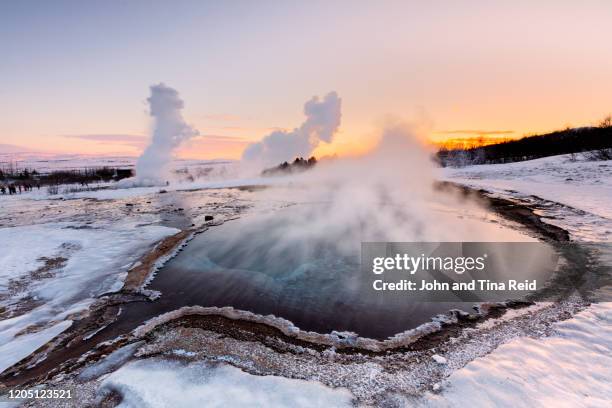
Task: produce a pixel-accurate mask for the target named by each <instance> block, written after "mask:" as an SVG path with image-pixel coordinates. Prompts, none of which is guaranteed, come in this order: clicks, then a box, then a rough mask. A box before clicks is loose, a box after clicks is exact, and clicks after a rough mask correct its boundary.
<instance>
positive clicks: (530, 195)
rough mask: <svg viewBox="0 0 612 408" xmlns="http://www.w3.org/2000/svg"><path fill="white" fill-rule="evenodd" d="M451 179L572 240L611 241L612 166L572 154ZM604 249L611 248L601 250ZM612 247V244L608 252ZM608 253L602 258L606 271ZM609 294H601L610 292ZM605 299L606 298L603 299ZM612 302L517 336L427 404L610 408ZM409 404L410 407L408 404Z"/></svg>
mask: <svg viewBox="0 0 612 408" xmlns="http://www.w3.org/2000/svg"><path fill="white" fill-rule="evenodd" d="M444 176H445V178H446V179H447V180H450V181H454V182H458V183H461V184H465V185H468V186H471V187H477V188H482V189H485V190H487V191H489V192H491V193H493V194H497V195H501V196H505V197H512V198H514V199H516V200H518V201H519V202H521V203H524V204H527V205H532V206H536V207H538V208H539V210H538V213H539V214H540V215H542V216H543V217H545V220H546V221H547V222H550V223H552V224H555V225H558V226H561V227H563V228H564V229H566V230H568V231H569V232H570V234H571V237H572V239H574V240H578V241H590V242H608V243H609V242H610V234H611V233H612V161H585V160H584V159H578V160H576V161H573V160H570V156H569V155H562V156H553V157H547V158H543V159H538V160H531V161H526V162H518V163H509V164H496V165H477V166H468V167H463V168H459V169H453V168H446V169H444ZM604 248H606V247H604ZM607 248H608V249H609V246H607ZM610 255H611V254H610V253H605V254H603V256H602V259H603V261H604V262H606V263H607V264H608V265H609V264H610V260H611V259H612V257H611V256H610ZM606 290H608V294H609V288H604V289H603V290H602V292H605V291H606ZM604 296H605V297H604V298H605V299H606V300H610V299H609V295H604ZM611 356H612V303H611V302H601V303H596V304H593V305H591V306H590V307H588V308H587V309H585V310H584V311H582V312H580V313H578V314H577V315H576V316H574V317H573V318H571V319H569V320H566V321H563V322H560V323H557V324H556V325H555V330H554V332H553V333H552V334H551V335H550V336H547V337H544V338H530V337H520V338H517V339H515V340H512V341H510V342H508V343H506V344H503V345H502V346H500V347H499V348H497V349H496V350H495V351H493V352H492V353H491V354H489V355H487V356H485V357H482V358H478V359H476V360H474V361H473V362H471V363H469V364H468V365H467V366H466V367H464V368H462V369H460V370H457V371H456V372H454V373H453V374H452V375H451V376H450V377H449V378H448V380H447V381H445V382H443V383H442V384H441V385H439V386H438V387H440V388H439V389H438V390H436V391H437V392H439V394H437V393H430V394H428V395H427V396H426V397H425V398H424V399H421V400H418V401H410V403H411V404H414V403H417V402H418V404H419V405H423V406H435V407H438V406H443V407H459V406H504V407H513V406H517V405H521V406H536V407H539V406H559V407H579V406H585V407H586V406H588V407H605V406H610V404H611V403H612V358H611ZM405 402H407V401H405Z"/></svg>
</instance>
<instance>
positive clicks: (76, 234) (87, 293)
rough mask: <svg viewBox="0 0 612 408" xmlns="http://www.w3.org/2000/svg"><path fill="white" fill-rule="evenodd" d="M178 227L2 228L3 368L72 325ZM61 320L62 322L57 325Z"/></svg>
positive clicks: (66, 225) (126, 224)
mask: <svg viewBox="0 0 612 408" xmlns="http://www.w3.org/2000/svg"><path fill="white" fill-rule="evenodd" d="M177 232H178V230H177V229H175V228H169V227H164V226H159V225H138V224H137V223H135V222H134V221H130V220H127V221H125V222H111V223H108V222H103V221H100V222H94V223H91V224H87V225H80V224H78V223H70V222H63V223H46V224H39V225H29V226H17V227H11V228H1V229H0V242H2V249H1V250H2V254H1V256H0V307H1V308H2V309H0V311H2V315H3V317H4V319H3V320H0V372H2V371H4V370H5V369H6V368H7V367H9V366H11V365H12V364H14V363H16V362H17V361H19V360H21V359H22V358H23V357H25V356H27V355H28V354H30V353H31V352H32V351H34V350H35V349H37V348H38V347H40V346H41V345H43V344H45V343H46V342H47V341H49V340H51V339H52V338H53V337H55V336H56V335H57V334H59V332H61V331H62V330H64V329H66V328H68V327H69V326H70V324H66V323H65V322H66V321H68V322H69V321H70V316H71V315H75V314H77V313H80V312H83V311H84V310H86V309H87V308H88V306H89V305H90V304H91V303H92V302H93V300H94V297H95V296H97V295H100V294H102V293H104V292H108V291H116V290H118V289H120V288H121V285H122V281H123V278H124V277H125V275H126V273H127V270H128V269H129V268H130V267H131V266H132V265H133V264H134V262H136V261H137V260H138V259H139V258H140V257H141V256H142V255H144V254H145V253H146V252H147V251H149V250H150V249H151V248H152V245H153V244H155V243H156V242H158V241H160V240H161V239H163V238H165V237H167V236H169V235H172V234H175V233H177ZM58 328H62V330H59V331H58Z"/></svg>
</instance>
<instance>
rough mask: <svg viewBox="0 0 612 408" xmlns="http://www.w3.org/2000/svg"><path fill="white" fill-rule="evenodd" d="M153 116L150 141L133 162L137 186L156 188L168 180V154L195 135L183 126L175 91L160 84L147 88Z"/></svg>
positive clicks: (178, 98)
mask: <svg viewBox="0 0 612 408" xmlns="http://www.w3.org/2000/svg"><path fill="white" fill-rule="evenodd" d="M147 102H148V103H149V114H150V115H151V116H152V117H153V120H154V123H153V133H152V135H151V141H150V143H149V145H148V146H147V147H146V149H145V150H144V152H142V155H141V156H140V157H139V158H138V161H137V162H136V180H135V184H137V185H160V184H164V183H165V182H166V181H167V179H168V173H169V166H170V162H171V161H172V153H173V152H174V150H175V149H176V148H177V147H178V146H179V145H180V144H181V143H183V142H184V141H186V140H188V139H190V138H191V137H193V136H195V135H197V134H198V132H197V130H195V129H194V128H192V127H191V126H189V125H188V124H187V123H185V120H184V119H183V116H182V115H181V110H182V109H183V101H182V100H181V98H180V97H179V94H178V92H177V91H176V90H175V89H173V88H170V87H168V86H166V85H164V84H163V83H160V84H158V85H153V86H151V96H150V97H149V98H148V99H147Z"/></svg>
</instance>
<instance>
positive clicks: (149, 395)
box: [99, 358, 353, 408]
mask: <svg viewBox="0 0 612 408" xmlns="http://www.w3.org/2000/svg"><path fill="white" fill-rule="evenodd" d="M109 391H114V392H119V393H120V394H121V396H122V397H123V400H122V402H121V404H120V405H119V407H125V408H128V407H151V408H157V407H159V408H161V407H170V406H181V407H185V408H190V407H194V408H197V407H201V406H202V402H203V401H206V406H207V407H220V408H221V407H261V408H276V407H278V408H283V407H304V408H305V407H321V408H324V407H325V408H327V407H351V406H352V403H351V402H352V400H353V396H352V394H351V393H350V392H349V391H348V390H346V389H332V388H329V387H326V386H324V385H323V384H321V383H318V382H315V381H304V380H292V379H287V378H283V377H276V376H256V375H250V374H247V373H245V372H243V371H241V370H240V369H238V368H235V367H233V366H231V365H227V364H222V363H221V364H215V365H211V364H209V363H201V362H194V363H188V364H186V363H181V362H178V361H168V360H164V359H155V358H153V359H147V360H140V361H135V362H132V363H129V364H127V365H125V366H124V367H122V368H120V369H119V370H117V371H115V372H113V373H112V374H110V375H109V376H108V377H106V378H105V380H104V381H103V382H102V384H101V386H100V390H99V394H101V396H104V394H105V393H108V392H109Z"/></svg>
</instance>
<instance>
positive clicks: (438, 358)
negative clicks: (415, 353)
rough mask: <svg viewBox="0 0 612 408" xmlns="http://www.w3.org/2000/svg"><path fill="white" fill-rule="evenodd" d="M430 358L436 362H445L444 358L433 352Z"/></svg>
mask: <svg viewBox="0 0 612 408" xmlns="http://www.w3.org/2000/svg"><path fill="white" fill-rule="evenodd" d="M431 358H433V360H434V361H435V362H436V363H438V364H446V359H445V358H444V357H442V356H440V355H438V354H434V355H433V356H431Z"/></svg>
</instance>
